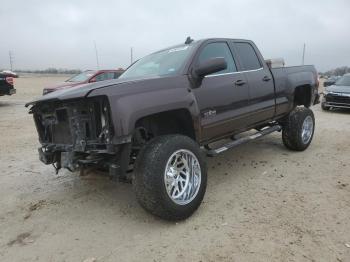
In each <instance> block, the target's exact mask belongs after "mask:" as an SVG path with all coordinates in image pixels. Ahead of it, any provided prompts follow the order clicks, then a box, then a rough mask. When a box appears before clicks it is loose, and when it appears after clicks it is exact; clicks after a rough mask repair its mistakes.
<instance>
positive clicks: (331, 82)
mask: <svg viewBox="0 0 350 262" xmlns="http://www.w3.org/2000/svg"><path fill="white" fill-rule="evenodd" d="M339 78H340V77H339V76H331V77H329V78H328V79H326V80H325V81H324V82H323V86H324V87H327V86H331V85H334V84H335V82H337V80H339Z"/></svg>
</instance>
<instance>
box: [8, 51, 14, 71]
mask: <svg viewBox="0 0 350 262" xmlns="http://www.w3.org/2000/svg"><path fill="white" fill-rule="evenodd" d="M9 58H10V67H11V71H13V53H12V51H9Z"/></svg>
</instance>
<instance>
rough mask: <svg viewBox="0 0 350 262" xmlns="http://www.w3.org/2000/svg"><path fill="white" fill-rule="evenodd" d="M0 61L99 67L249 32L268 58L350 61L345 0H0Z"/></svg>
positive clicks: (4, 64) (321, 66)
mask: <svg viewBox="0 0 350 262" xmlns="http://www.w3.org/2000/svg"><path fill="white" fill-rule="evenodd" d="M0 27H1V35H0V68H3V69H5V68H9V67H10V63H9V51H10V50H11V52H12V54H13V64H14V69H45V68H48V67H55V68H68V69H82V70H85V69H95V68H96V67H97V65H96V64H97V63H96V56H95V48H94V41H95V43H96V46H97V51H98V59H99V64H100V68H101V69H109V68H119V67H124V68H125V67H127V66H128V65H129V64H130V48H131V47H132V48H133V54H134V59H138V58H141V57H143V56H145V55H147V54H149V53H151V52H154V51H157V50H159V49H163V48H165V47H167V46H172V45H175V44H179V43H183V42H184V41H185V39H186V37H187V36H191V37H192V38H193V39H202V38H211V37H225V38H226V37H227V38H243V39H250V40H253V41H254V42H255V43H256V44H257V46H258V47H259V49H260V51H261V52H262V54H263V56H264V57H265V58H284V59H285V61H286V65H300V64H301V62H302V50H303V45H304V43H305V44H306V53H305V63H306V64H314V65H316V68H317V69H318V70H319V71H321V72H322V71H326V70H329V69H332V68H335V67H338V66H350V1H349V0H328V1H326V0H318V1H315V0H308V1H307V0H304V1H302V0H284V1H280V0H226V1H222V0H215V1H210V0H200V1H197V0H192V1H191V0H187V1H185V0H177V1H174V0H173V1H167V0H147V1H144V0H143V1H141V0H139V1H136V0H124V1H120V0H104V1H90V0H60V1H58V0H57V1H54V0H49V1H42V0H41V1H37V0H27V1H23V0H21V1H19V0H11V1H10V0H0Z"/></svg>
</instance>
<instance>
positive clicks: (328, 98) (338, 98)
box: [321, 74, 350, 110]
mask: <svg viewBox="0 0 350 262" xmlns="http://www.w3.org/2000/svg"><path fill="white" fill-rule="evenodd" d="M321 107H322V109H323V110H329V109H330V108H350V74H345V75H344V76H343V77H342V78H340V79H339V80H338V81H337V82H335V84H334V85H331V86H327V87H326V89H325V90H324V92H323V98H322V102H321Z"/></svg>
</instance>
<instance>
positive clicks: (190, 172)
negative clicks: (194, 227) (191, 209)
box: [164, 149, 201, 205]
mask: <svg viewBox="0 0 350 262" xmlns="http://www.w3.org/2000/svg"><path fill="white" fill-rule="evenodd" d="M164 183H165V188H166V191H167V193H168V196H169V197H170V199H171V200H172V201H174V202H175V203H176V204H178V205H186V204H188V203H190V202H191V201H192V200H193V199H194V198H195V197H196V195H197V193H198V191H199V188H200V185H201V168H200V165H199V161H198V159H197V157H196V156H195V155H194V154H193V153H192V152H190V151H188V150H185V149H180V150H178V151H176V152H175V153H173V154H172V155H171V156H170V157H169V159H168V162H167V164H166V167H165V172H164Z"/></svg>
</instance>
